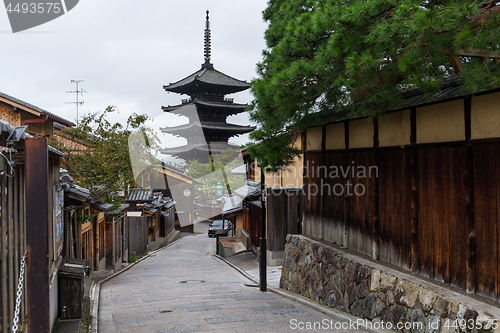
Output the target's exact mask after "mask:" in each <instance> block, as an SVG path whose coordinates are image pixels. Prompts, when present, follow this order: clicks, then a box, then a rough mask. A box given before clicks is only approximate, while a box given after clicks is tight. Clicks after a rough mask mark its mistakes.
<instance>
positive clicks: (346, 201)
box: [342, 120, 351, 249]
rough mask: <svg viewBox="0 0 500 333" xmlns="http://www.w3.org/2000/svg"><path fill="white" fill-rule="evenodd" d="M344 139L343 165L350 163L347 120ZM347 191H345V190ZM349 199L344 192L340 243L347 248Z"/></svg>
mask: <svg viewBox="0 0 500 333" xmlns="http://www.w3.org/2000/svg"><path fill="white" fill-rule="evenodd" d="M344 139H345V150H344V152H345V160H344V161H345V166H347V165H350V163H349V121H348V120H346V121H344ZM345 192H347V191H345ZM349 203H350V200H349V196H348V195H347V193H345V194H344V223H343V225H342V231H343V239H342V245H343V246H344V248H346V249H347V248H349V244H348V239H349V238H348V237H347V226H348V225H349V224H350V216H351V214H350V204H349Z"/></svg>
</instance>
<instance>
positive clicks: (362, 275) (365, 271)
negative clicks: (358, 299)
mask: <svg viewBox="0 0 500 333" xmlns="http://www.w3.org/2000/svg"><path fill="white" fill-rule="evenodd" d="M369 276H370V268H368V267H366V266H361V267H359V269H358V275H357V277H356V282H357V283H361V281H363V280H364V279H366V278H367V277H369Z"/></svg>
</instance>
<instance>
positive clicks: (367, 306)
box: [363, 294, 377, 319]
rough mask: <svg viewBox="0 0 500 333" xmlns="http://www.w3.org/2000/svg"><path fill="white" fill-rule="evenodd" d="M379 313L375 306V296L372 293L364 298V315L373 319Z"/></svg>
mask: <svg viewBox="0 0 500 333" xmlns="http://www.w3.org/2000/svg"><path fill="white" fill-rule="evenodd" d="M376 315H377V310H376V308H375V296H374V295H373V294H370V295H368V296H366V298H365V299H364V300H363V317H364V318H368V319H373V318H375V316H376Z"/></svg>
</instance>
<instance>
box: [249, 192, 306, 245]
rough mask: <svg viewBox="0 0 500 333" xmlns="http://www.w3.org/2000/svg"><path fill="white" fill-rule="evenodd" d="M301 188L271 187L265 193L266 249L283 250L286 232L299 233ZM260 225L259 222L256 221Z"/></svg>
mask: <svg viewBox="0 0 500 333" xmlns="http://www.w3.org/2000/svg"><path fill="white" fill-rule="evenodd" d="M301 193H302V191H301V189H299V188H286V187H273V188H268V189H267V193H266V200H267V202H266V215H267V216H266V218H267V221H266V222H267V244H268V245H267V250H269V251H284V250H285V243H286V235H287V234H296V233H299V229H300V227H299V226H300V222H301V221H300V217H301V216H302V214H301V203H302V202H301V200H300V198H301ZM257 225H258V226H260V223H257Z"/></svg>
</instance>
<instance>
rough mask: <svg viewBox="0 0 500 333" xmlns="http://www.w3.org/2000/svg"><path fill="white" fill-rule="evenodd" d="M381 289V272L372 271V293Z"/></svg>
mask: <svg viewBox="0 0 500 333" xmlns="http://www.w3.org/2000/svg"><path fill="white" fill-rule="evenodd" d="M379 289H380V271H379V270H378V269H374V270H372V274H371V284H370V291H377V290H379Z"/></svg>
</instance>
